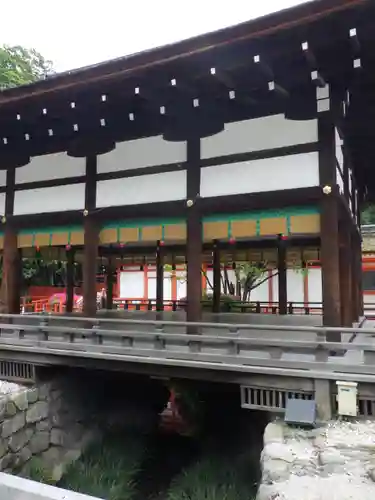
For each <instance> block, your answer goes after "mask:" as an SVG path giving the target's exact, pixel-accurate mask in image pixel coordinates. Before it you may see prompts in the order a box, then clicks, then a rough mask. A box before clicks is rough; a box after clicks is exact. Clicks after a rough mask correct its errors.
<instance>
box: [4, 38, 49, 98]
mask: <svg viewBox="0 0 375 500" xmlns="http://www.w3.org/2000/svg"><path fill="white" fill-rule="evenodd" d="M51 70H52V64H51V62H50V61H47V60H46V59H44V57H43V56H42V55H41V54H39V52H37V51H36V50H34V49H27V48H25V47H21V46H19V45H16V46H13V47H10V46H7V45H4V46H2V47H0V90H4V89H7V88H11V87H17V86H19V85H25V84H27V83H32V82H35V81H36V80H40V79H42V78H45V77H46V75H47V74H49V73H51Z"/></svg>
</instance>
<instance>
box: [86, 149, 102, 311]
mask: <svg viewBox="0 0 375 500" xmlns="http://www.w3.org/2000/svg"><path fill="white" fill-rule="evenodd" d="M96 167H97V158H96V155H90V156H87V158H86V189H85V212H84V215H85V216H84V219H83V221H84V222H83V227H84V232H85V236H84V250H83V254H84V255H83V266H82V272H83V314H84V315H85V316H89V317H92V316H95V315H96V310H97V306H96V273H97V260H98V247H99V226H98V225H97V223H96V221H95V219H94V212H95V207H96V170H97V168H96Z"/></svg>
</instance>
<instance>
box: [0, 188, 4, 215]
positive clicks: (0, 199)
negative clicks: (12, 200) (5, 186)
mask: <svg viewBox="0 0 375 500" xmlns="http://www.w3.org/2000/svg"><path fill="white" fill-rule="evenodd" d="M4 213H5V193H0V215H4Z"/></svg>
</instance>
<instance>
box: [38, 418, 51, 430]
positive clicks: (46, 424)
mask: <svg viewBox="0 0 375 500" xmlns="http://www.w3.org/2000/svg"><path fill="white" fill-rule="evenodd" d="M51 429H52V423H51V422H50V421H49V420H48V419H46V420H41V421H40V422H37V423H36V424H35V430H36V431H37V432H38V431H50V430H51Z"/></svg>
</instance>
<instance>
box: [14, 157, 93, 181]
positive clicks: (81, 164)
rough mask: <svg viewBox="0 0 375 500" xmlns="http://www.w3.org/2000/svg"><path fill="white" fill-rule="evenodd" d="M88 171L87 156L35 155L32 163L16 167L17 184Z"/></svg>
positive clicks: (75, 174) (64, 176) (82, 173)
mask: <svg viewBox="0 0 375 500" xmlns="http://www.w3.org/2000/svg"><path fill="white" fill-rule="evenodd" d="M85 173H86V158H71V157H70V156H68V155H67V154H66V153H56V154H51V155H44V156H34V157H33V158H31V160H30V163H29V164H28V165H25V166H23V167H20V168H17V169H16V184H23V183H25V182H36V181H45V180H52V179H65V178H68V177H77V176H80V175H85Z"/></svg>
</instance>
